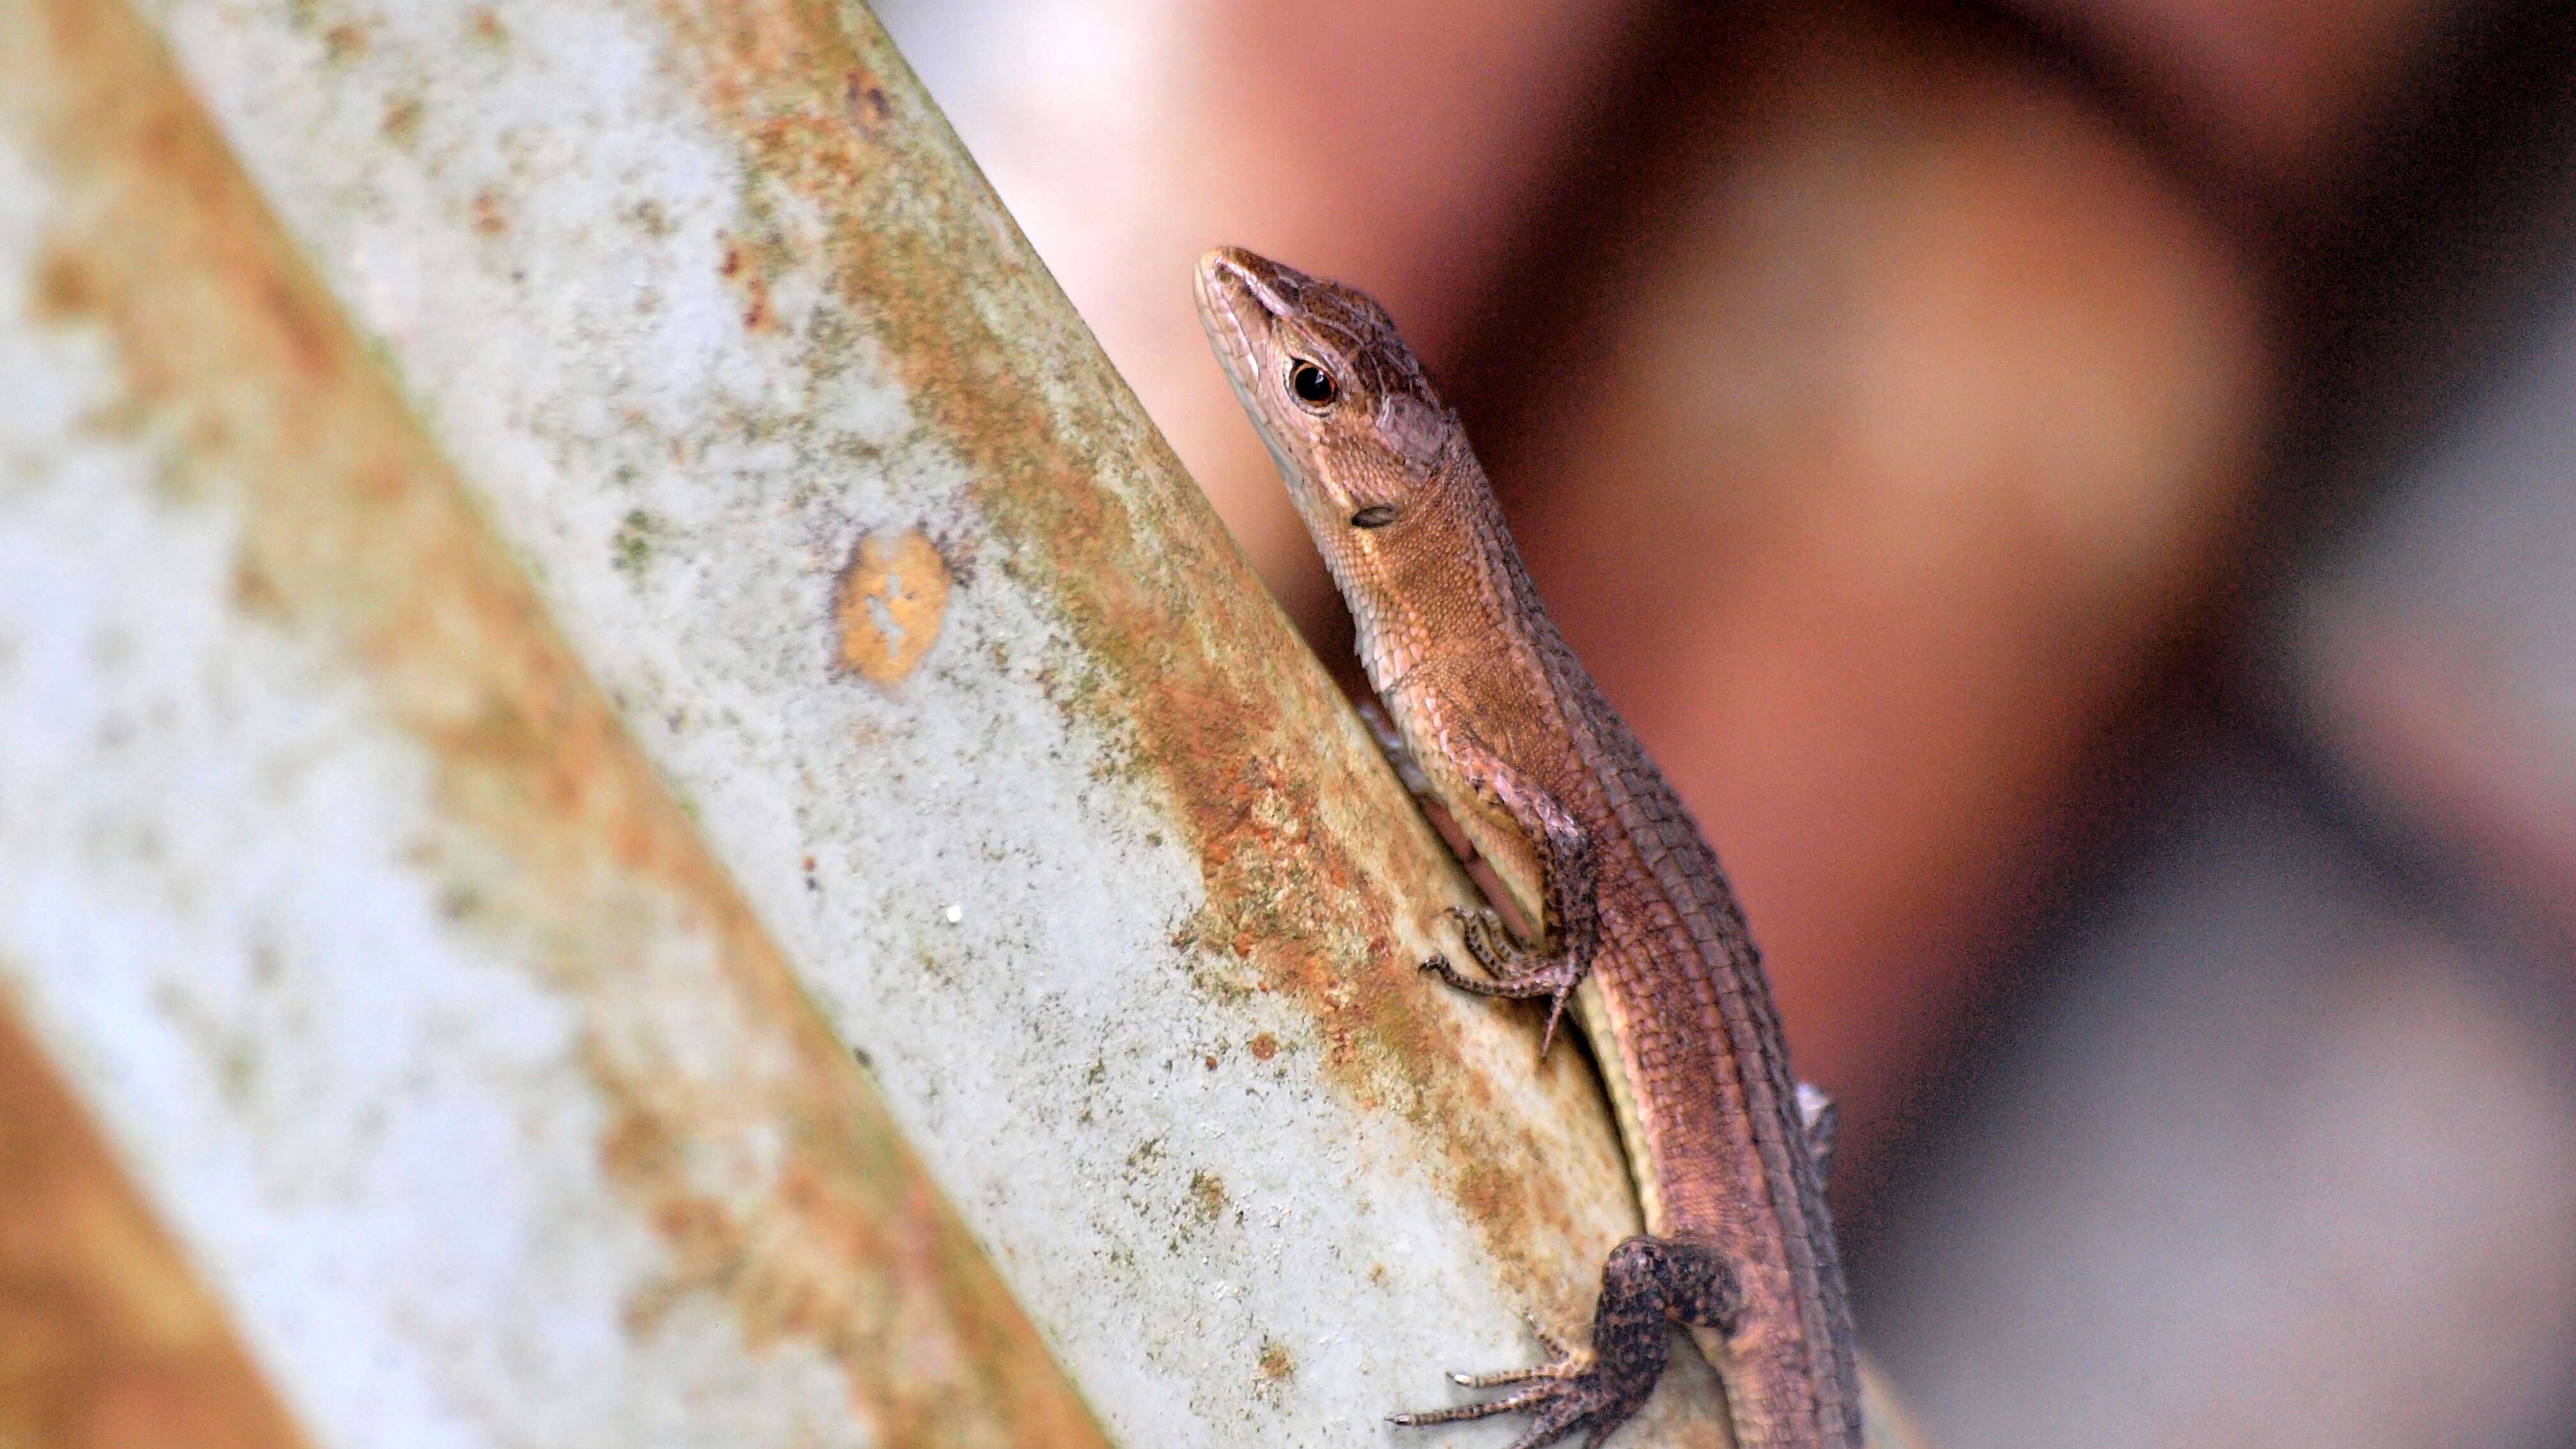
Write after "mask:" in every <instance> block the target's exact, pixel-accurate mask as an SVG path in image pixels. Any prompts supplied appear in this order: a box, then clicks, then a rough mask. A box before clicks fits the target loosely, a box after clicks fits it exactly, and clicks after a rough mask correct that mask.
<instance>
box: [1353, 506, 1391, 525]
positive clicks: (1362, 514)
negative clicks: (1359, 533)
mask: <svg viewBox="0 0 2576 1449" xmlns="http://www.w3.org/2000/svg"><path fill="white" fill-rule="evenodd" d="M1393 522H1395V505H1394V504H1391V503H1372V504H1370V505H1369V506H1368V507H1366V508H1363V509H1361V510H1360V511H1359V512H1357V513H1354V514H1352V515H1351V527H1353V528H1384V527H1386V526H1387V525H1388V524H1390V523H1393Z"/></svg>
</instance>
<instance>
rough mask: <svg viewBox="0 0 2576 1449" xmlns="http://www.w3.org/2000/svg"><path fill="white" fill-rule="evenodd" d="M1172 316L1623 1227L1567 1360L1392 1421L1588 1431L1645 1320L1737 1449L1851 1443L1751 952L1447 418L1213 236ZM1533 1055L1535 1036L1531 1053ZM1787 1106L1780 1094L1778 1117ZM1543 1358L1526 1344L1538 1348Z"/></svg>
mask: <svg viewBox="0 0 2576 1449" xmlns="http://www.w3.org/2000/svg"><path fill="white" fill-rule="evenodd" d="M1198 293H1199V310H1200V316H1201V319H1202V321H1203V322H1204V323H1205V324H1206V327H1207V331H1208V335H1209V338H1210V340H1211V342H1212V343H1213V344H1214V345H1215V348H1216V351H1217V354H1218V357H1219V359H1220V361H1221V362H1222V363H1223V365H1224V367H1225V370H1226V374H1227V377H1228V379H1229V380H1230V381H1231V382H1232V384H1233V386H1234V389H1235V393H1236V395H1237V397H1239V398H1240V399H1241V400H1242V402H1243V404H1244V407H1245V409H1246V411H1248V412H1249V413H1250V414H1251V416H1252V419H1253V421H1254V424H1255V426H1256V427H1257V429H1258V430H1259V432H1260V433H1261V436H1262V438H1263V441H1264V442H1265V443H1266V444H1267V445H1268V447H1269V449H1270V452H1271V454H1272V456H1273V458H1274V459H1275V460H1276V461H1277V462H1278V464H1279V468H1280V471H1281V474H1282V475H1283V477H1284V478H1285V480H1286V482H1287V484H1288V489H1289V492H1290V494H1291V495H1292V496H1293V497H1294V499H1295V501H1296V504H1297V508H1298V511H1299V513H1300V515H1301V516H1303V518H1304V519H1305V521H1306V524H1307V527H1308V529H1309V531H1310V532H1311V533H1313V535H1314V537H1315V540H1316V544H1317V546H1318V548H1319V549H1320V550H1321V552H1322V554H1323V556H1324V559H1325V562H1326V564H1327V565H1328V566H1329V567H1330V569H1331V570H1332V573H1333V577H1334V581H1335V582H1336V583H1337V584H1338V585H1339V586H1340V588H1341V591H1342V595H1343V597H1344V599H1345V600H1347V601H1348V603H1349V605H1350V609H1351V615H1352V618H1353V621H1354V623H1355V625H1356V628H1357V633H1358V646H1359V652H1360V657H1361V660H1362V663H1363V664H1364V666H1365V667H1366V669H1367V672H1368V676H1369V679H1370V682H1371V683H1372V684H1373V685H1374V686H1375V687H1376V690H1377V693H1378V696H1379V698H1380V700H1381V701H1382V702H1383V705H1384V708H1385V711H1386V714H1387V715H1388V717H1389V718H1390V719H1391V721H1392V723H1393V726H1394V729H1395V731H1396V733H1397V734H1398V735H1399V736H1400V738H1401V744H1402V748H1403V750H1404V752H1405V753H1406V754H1407V755H1409V756H1410V763H1411V765H1412V766H1413V767H1414V769H1415V770H1416V771H1417V772H1418V774H1416V775H1415V776H1414V782H1415V783H1416V785H1417V787H1420V788H1425V789H1427V792H1428V794H1429V795H1430V796H1431V797H1432V798H1433V799H1435V800H1437V801H1438V802H1439V803H1440V804H1441V805H1442V806H1443V807H1444V808H1446V809H1447V810H1448V812H1449V813H1450V814H1451V815H1452V816H1453V817H1454V818H1455V819H1456V820H1457V821H1458V823H1459V825H1460V827H1461V829H1462V830H1463V832H1464V833H1465V834H1466V835H1467V837H1468V838H1469V840H1470V841H1471V842H1472V843H1473V844H1474V846H1475V848H1476V850H1477V852H1478V853H1479V854H1481V855H1482V856H1484V857H1485V858H1486V859H1487V860H1488V861H1489V862H1491V864H1492V865H1493V867H1494V869H1495V872H1496V874H1497V875H1498V876H1500V877H1501V878H1502V879H1503V880H1504V882H1505V883H1506V885H1507V886H1508V887H1509V888H1511V890H1512V893H1513V894H1514V895H1515V896H1516V897H1517V898H1518V899H1519V900H1520V901H1521V902H1524V903H1532V904H1535V906H1536V907H1537V909H1536V910H1534V911H1532V912H1530V915H1531V919H1532V920H1534V921H1536V922H1538V930H1539V938H1538V940H1537V941H1535V942H1532V943H1526V944H1525V943H1521V942H1516V941H1514V940H1512V939H1510V938H1509V937H1508V936H1507V935H1506V934H1505V933H1504V931H1503V930H1502V928H1501V926H1500V924H1499V921H1498V919H1497V918H1496V917H1494V916H1493V915H1492V913H1490V912H1486V913H1479V914H1468V913H1453V914H1458V915H1459V917H1460V924H1461V929H1462V935H1463V939H1464V942H1465V944H1466V946H1467V948H1468V950H1469V953H1470V954H1471V955H1473V956H1474V957H1475V958H1476V959H1477V961H1478V962H1479V964H1480V965H1482V966H1483V967H1484V968H1485V973H1486V974H1485V975H1483V976H1468V975H1465V974H1462V973H1460V972H1458V971H1456V970H1455V969H1453V968H1452V967H1451V966H1450V965H1449V963H1448V961H1447V960H1446V958H1444V957H1434V958H1432V959H1431V960H1430V961H1427V962H1425V963H1424V966H1425V969H1426V970H1428V971H1431V972H1433V973H1436V974H1437V975H1439V976H1440V977H1442V978H1443V979H1444V980H1446V981H1447V982H1449V984H1451V985H1452V986H1455V987H1457V988H1460V989H1462V990H1467V991H1472V992H1476V993H1479V994H1483V995H1490V996H1508V997H1521V998H1532V999H1536V998H1546V999H1547V1000H1548V1001H1549V1003H1550V1005H1549V1014H1548V1033H1549V1035H1548V1038H1547V1040H1550V1041H1552V1040H1553V1036H1554V1031H1555V1026H1556V1022H1557V1016H1558V1013H1560V1012H1561V1011H1562V1010H1563V1008H1564V1006H1565V1004H1566V1001H1567V999H1568V998H1569V997H1570V996H1571V995H1573V994H1574V993H1575V992H1576V991H1577V990H1578V989H1580V990H1581V992H1582V997H1583V1011H1582V1013H1581V1015H1582V1019H1583V1023H1584V1027H1585V1030H1586V1033H1587V1036H1588V1037H1589V1039H1590V1041H1591V1043H1592V1047H1593V1053H1594V1056H1595V1058H1596V1059H1597V1060H1598V1062H1599V1063H1600V1066H1601V1069H1602V1075H1603V1078H1604V1081H1605V1083H1606V1084H1607V1085H1608V1087H1609V1089H1610V1093H1611V1097H1612V1103H1613V1106H1614V1108H1615V1111H1616V1115H1617V1118H1618V1121H1619V1125H1620V1130H1621V1134H1622V1136H1623V1138H1624V1139H1625V1141H1626V1145H1627V1149H1628V1157H1629V1162H1630V1166H1631V1168H1632V1170H1633V1172H1634V1174H1635V1177H1636V1182H1637V1190H1638V1196H1639V1198H1640V1200H1641V1203H1642V1205H1643V1208H1644V1216H1645V1222H1646V1229H1647V1232H1646V1235H1644V1236H1641V1237H1636V1238H1631V1239H1629V1240H1628V1241H1627V1242H1625V1243H1622V1244H1620V1245H1619V1247H1618V1248H1616V1249H1614V1250H1613V1251H1612V1253H1611V1255H1610V1259H1609V1261H1608V1263H1607V1264H1606V1265H1605V1267H1604V1270H1603V1281H1602V1292H1601V1296H1600V1299H1599V1300H1598V1303H1597V1305H1596V1307H1595V1310H1594V1322H1593V1342H1592V1345H1591V1348H1590V1349H1589V1350H1588V1351H1586V1352H1583V1353H1572V1354H1568V1353H1562V1352H1560V1353H1559V1356H1558V1358H1557V1359H1556V1361H1555V1362H1553V1363H1550V1364H1547V1365H1543V1366H1540V1367H1537V1368H1531V1369H1522V1370H1516V1371H1513V1372H1509V1373H1503V1374H1489V1375H1483V1376H1479V1377H1472V1378H1469V1377H1462V1378H1460V1380H1459V1381H1460V1382H1461V1383H1465V1384H1467V1385H1469V1386H1471V1387H1477V1388H1495V1387H1505V1386H1510V1387H1513V1388H1514V1389H1515V1391H1514V1392H1513V1393H1510V1394H1508V1395H1505V1396H1503V1397H1501V1398H1497V1399H1491V1400H1487V1401H1484V1402H1481V1403H1475V1404H1469V1405H1465V1406H1462V1407H1459V1408H1453V1409H1445V1410H1438V1411H1433V1412H1428V1413H1421V1414H1407V1415H1398V1416H1396V1422H1398V1423H1406V1424H1436V1423H1446V1422H1450V1421H1454V1420H1458V1419H1467V1418H1481V1417H1484V1416H1486V1415H1488V1414H1493V1413H1501V1412H1527V1413H1529V1414H1531V1415H1532V1416H1533V1422H1532V1423H1531V1425H1530V1427H1529V1429H1528V1431H1527V1432H1526V1433H1524V1434H1523V1435H1522V1437H1521V1438H1520V1440H1519V1441H1518V1443H1517V1444H1516V1445H1515V1446H1514V1449H1538V1446H1540V1445H1545V1444H1549V1443H1553V1442H1555V1441H1556V1440H1558V1439H1560V1438H1562V1437H1564V1436H1566V1435H1568V1434H1571V1433H1573V1432H1574V1431H1575V1430H1577V1429H1584V1430H1587V1431H1588V1437H1587V1439H1586V1441H1585V1442H1586V1444H1587V1445H1591V1444H1597V1443H1599V1442H1600V1440H1601V1439H1602V1438H1604V1437H1606V1436H1607V1435H1608V1434H1609V1432H1610V1431H1611V1430H1612V1429H1613V1428H1615V1427H1616V1426H1617V1425H1618V1424H1620V1423H1621V1422H1623V1421H1625V1420H1626V1419H1627V1418H1628V1417H1629V1416H1630V1415H1631V1414H1633V1413H1634V1412H1635V1411H1636V1410H1637V1408H1638V1407H1639V1406H1640V1405H1642V1404H1643V1403H1644V1401H1645V1399H1646V1397H1647V1395H1648V1394H1649V1393H1650V1392H1651V1391H1652V1389H1653V1387H1654V1384H1655V1380H1656V1378H1657V1377H1658V1376H1659V1375H1660V1374H1661V1373H1662V1370H1663V1367H1664V1364H1665V1361H1666V1355H1667V1353H1668V1352H1669V1343H1670V1337H1671V1329H1672V1327H1673V1326H1674V1325H1676V1324H1678V1325H1680V1326H1683V1327H1686V1328H1688V1329H1689V1330H1690V1331H1691V1333H1692V1335H1693V1337H1694V1339H1695V1340H1696V1342H1697V1343H1698V1345H1699V1347H1700V1350H1701V1352H1702V1353H1704V1354H1705V1355H1707V1357H1708V1359H1709V1361H1710V1363H1711V1365H1712V1366H1713V1367H1715V1369H1716V1370H1717V1373H1718V1376H1719V1379H1720V1381H1721V1383H1722V1384H1723V1385H1724V1388H1725V1392H1726V1399H1727V1413H1728V1416H1729V1423H1730V1427H1732V1429H1733V1430H1734V1434H1735V1439H1736V1442H1737V1443H1738V1444H1739V1445H1742V1446H1745V1449H1756V1446H1759V1449H1859V1446H1860V1444H1861V1430H1860V1392H1861V1391H1860V1378H1859V1370H1858V1368H1857V1366H1856V1361H1855V1355H1854V1349H1853V1338H1852V1329H1851V1316H1850V1309H1849V1307H1848V1304H1847V1302H1846V1300H1845V1296H1844V1290H1843V1281H1842V1270H1841V1266H1840V1263H1839V1260H1838V1258H1837V1256H1836V1252H1835V1247H1834V1239H1833V1229H1832V1226H1831V1224H1830V1222H1829V1220H1828V1218H1827V1216H1826V1212H1825V1204H1824V1193H1823V1184H1822V1178H1823V1164H1822V1153H1823V1150H1824V1147H1825V1145H1826V1143H1827V1141H1828V1140H1829V1135H1830V1131H1831V1126H1830V1118H1829V1117H1828V1116H1826V1115H1825V1113H1826V1110H1827V1109H1824V1106H1823V1103H1822V1100H1821V1097H1815V1098H1813V1099H1809V1098H1808V1097H1807V1095H1806V1094H1807V1093H1809V1092H1811V1091H1812V1089H1804V1088H1801V1087H1800V1086H1798V1085H1797V1084H1796V1083H1795V1080H1794V1078H1792V1076H1791V1075H1790V1072H1789V1064H1788V1054H1787V1049H1786V1047H1785V1045H1784V1043H1783V1040H1782V1036H1781V1030H1780V1021H1779V1015H1778V1012H1777V1009H1776V1008H1775V1007H1774V1006H1773V1004H1772V998H1771V990H1770V986H1769V983H1768V982H1767V980H1766V979H1765V977H1764V975H1763V972H1762V967H1761V963H1760V957H1759V954H1758V953H1757V952H1756V951H1755V949H1754V946H1753V941H1752V938H1751V936H1750V934H1749V933H1748V931H1747V930H1746V927H1745V921H1744V915H1743V912H1742V910H1741V909H1740V908H1739V907H1738V905H1737V904H1736V900H1735V896H1734V892H1733V891H1732V889H1731V888H1730V887H1729V886H1728V884H1727V881H1726V877H1725V875H1724V873H1723V872H1722V871H1721V870H1720V869H1719V867H1718V862H1717V857H1716V855H1715V854H1714V853H1713V852H1712V851H1711V850H1710V849H1709V847H1708V845H1707V843H1706V842H1705V841H1704V840H1703V839H1702V838H1701V836H1700V833H1699V831H1698V828H1697V827H1696V826H1694V825H1693V824H1692V822H1691V820H1690V817H1689V815H1688V814H1687V813H1686V812H1685V811H1684V810H1683V808H1682V805H1681V803H1680V801H1679V799H1678V798H1677V797H1676V796H1675V795H1674V793H1673V791H1672V788H1671V786H1669V785H1668V784H1666V783H1665V781H1664V778H1663V775H1662V774H1661V772H1659V771H1658V770H1657V769H1656V768H1655V765H1654V763H1653V761H1651V760H1650V759H1648V758H1647V756H1646V753H1645V751H1644V749H1643V748H1642V747H1641V746H1640V745H1639V744H1638V742H1637V739H1636V737H1635V736H1634V735H1633V734H1631V733H1630V732H1629V730H1628V728H1627V726H1626V725H1625V724H1624V723H1623V722H1622V721H1621V720H1620V719H1619V717H1618V715H1617V714H1616V713H1615V712H1614V711H1613V710H1612V709H1611V708H1610V706H1609V704H1608V703H1607V702H1606V701H1605V700H1604V699H1603V698H1602V697H1601V694H1600V691H1599V690H1598V689H1597V688H1595V687H1594V685H1593V683H1592V680H1591V677H1590V676H1589V675H1587V674H1586V673H1585V672H1584V670H1583V667H1582V665H1581V664H1580V663H1578V662H1577V661H1576V660H1575V658H1574V654H1573V652H1572V650H1570V649H1569V648H1568V647H1567V646H1566V643H1565V640H1564V638H1563V636H1562V635H1561V634H1559V633H1558V631H1557V628H1556V625H1555V624H1554V622H1553V621H1552V620H1551V619H1550V618H1549V617H1548V614H1547V611H1546V609H1545V608H1544V607H1542V606H1541V604H1540V603H1539V600H1538V596H1537V593H1536V591H1535V590H1534V589H1533V587H1532V586H1531V583H1530V579H1529V576H1528V574H1527V573H1526V572H1525V571H1524V570H1523V568H1522V566H1521V561H1520V554H1519V551H1518V550H1517V549H1516V548H1515V547H1514V546H1513V544H1512V541H1511V538H1510V535H1509V534H1508V533H1507V532H1506V531H1505V529H1504V526H1503V519H1502V514H1501V510H1500V508H1499V507H1498V506H1497V504H1496V503H1495V501H1494V497H1493V494H1492V491H1491V489H1490V487H1489V486H1488V484H1487V482H1486V480H1485V475H1484V472H1483V469H1482V468H1481V467H1480V466H1479V465H1478V464H1477V462H1476V459H1475V456H1474V454H1473V453H1472V452H1471V451H1470V450H1469V448H1468V446H1467V442H1466V438H1465V436H1464V433H1463V431H1462V430H1461V428H1460V426H1459V423H1458V419H1457V415H1456V414H1455V413H1453V412H1451V411H1450V410H1449V409H1448V408H1447V407H1445V406H1443V405H1442V404H1441V403H1440V401H1439V400H1438V398H1437V397H1436V396H1435V395H1434V394H1433V392H1432V390H1431V388H1430V385H1429V383H1428V382H1427V381H1426V380H1425V378H1424V376H1423V373H1422V369H1421V367H1420V365H1419V364H1418V363H1417V362H1416V361H1415V359H1414V357H1413V354H1412V352H1411V351H1410V350H1409V349H1408V348H1407V347H1406V346H1405V344H1404V342H1403V341H1402V339H1401V338H1400V337H1398V336H1397V334H1396V331H1395V328H1394V325H1393V324H1392V322H1391V321H1389V320H1388V318H1387V316H1386V313H1385V312H1384V311H1383V310H1381V309H1380V308H1379V307H1378V306H1377V305H1376V303H1374V302H1372V301H1370V300H1369V299H1368V298H1367V297H1365V296H1363V295H1361V294H1360V293H1358V292H1356V291H1353V290H1351V289H1349V288H1346V287H1342V286H1340V285H1338V284H1335V283H1332V282H1328V281H1323V280H1320V279H1317V278H1313V277H1308V276H1306V275H1304V274H1303V273H1300V272H1297V271H1295V270H1294V269H1292V268H1289V267H1285V266H1282V265H1280V264H1278V263H1276V262H1272V261H1269V260H1267V259H1264V258H1262V257H1259V256H1256V255H1254V254H1253V253H1250V252H1247V251H1243V250H1240V249H1237V248H1224V249H1220V250H1218V251H1215V252H1211V253H1209V254H1208V255H1207V257H1206V258H1204V259H1203V260H1202V261H1201V262H1200V264H1199V270H1198ZM1545 1049H1546V1048H1545V1046H1544V1045H1542V1047H1541V1050H1542V1052H1544V1051H1545ZM1802 1109H1803V1110H1802ZM1551 1347H1553V1346H1552V1345H1551Z"/></svg>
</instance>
